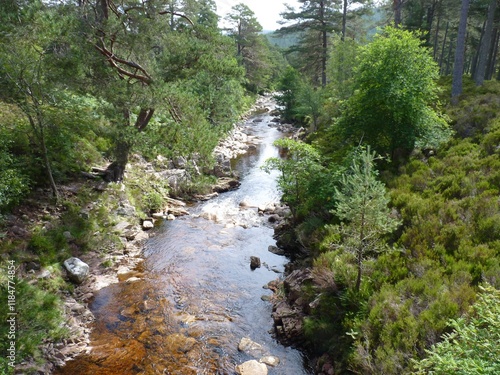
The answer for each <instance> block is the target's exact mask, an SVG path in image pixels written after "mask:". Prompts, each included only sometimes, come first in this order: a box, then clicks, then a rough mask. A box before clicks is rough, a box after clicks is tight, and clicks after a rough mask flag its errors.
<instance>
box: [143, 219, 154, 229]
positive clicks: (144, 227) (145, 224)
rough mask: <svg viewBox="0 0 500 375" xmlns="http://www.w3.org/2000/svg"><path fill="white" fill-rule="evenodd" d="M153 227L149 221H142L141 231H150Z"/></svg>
mask: <svg viewBox="0 0 500 375" xmlns="http://www.w3.org/2000/svg"><path fill="white" fill-rule="evenodd" d="M154 227H155V226H154V224H153V222H152V221H151V220H144V221H143V222H142V229H144V230H148V229H152V228H154Z"/></svg>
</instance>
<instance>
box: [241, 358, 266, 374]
mask: <svg viewBox="0 0 500 375" xmlns="http://www.w3.org/2000/svg"><path fill="white" fill-rule="evenodd" d="M236 372H237V373H238V374H240V375H267V366H266V365H265V364H263V363H259V362H257V361H256V360H255V359H252V360H251V361H247V362H245V363H242V364H241V365H238V366H236Z"/></svg>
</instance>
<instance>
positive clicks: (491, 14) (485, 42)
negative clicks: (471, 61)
mask: <svg viewBox="0 0 500 375" xmlns="http://www.w3.org/2000/svg"><path fill="white" fill-rule="evenodd" d="M496 7H497V0H492V2H491V3H490V6H489V8H488V18H487V19H486V25H485V27H484V34H483V35H484V36H483V38H482V41H481V44H480V46H479V53H478V61H477V68H476V72H475V73H476V74H475V76H474V82H476V85H477V86H481V85H482V84H483V82H484V77H485V75H486V66H487V63H488V52H489V51H490V44H491V36H492V33H493V22H494V20H495V11H496Z"/></svg>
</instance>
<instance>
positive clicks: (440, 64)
mask: <svg viewBox="0 0 500 375" xmlns="http://www.w3.org/2000/svg"><path fill="white" fill-rule="evenodd" d="M449 27H450V22H449V21H448V22H446V29H445V30H444V39H443V47H442V48H441V56H440V57H439V72H440V73H441V74H442V72H443V59H444V50H445V49H446V38H447V37H448V28H449Z"/></svg>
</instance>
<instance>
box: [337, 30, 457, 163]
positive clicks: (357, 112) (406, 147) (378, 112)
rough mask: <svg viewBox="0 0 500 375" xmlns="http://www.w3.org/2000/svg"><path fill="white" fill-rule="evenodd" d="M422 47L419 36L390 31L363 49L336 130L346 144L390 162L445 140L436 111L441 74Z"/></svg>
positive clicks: (447, 134)
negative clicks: (398, 155)
mask: <svg viewBox="0 0 500 375" xmlns="http://www.w3.org/2000/svg"><path fill="white" fill-rule="evenodd" d="M420 43H421V42H420V40H419V38H418V35H416V34H415V33H412V32H408V31H404V30H401V29H395V28H392V27H386V28H385V29H384V30H383V32H382V33H380V34H377V35H376V36H375V38H374V40H373V42H371V43H369V44H367V45H366V46H363V47H360V52H359V61H358V63H357V64H358V65H357V67H356V70H355V74H356V75H355V84H354V88H355V92H354V95H353V96H352V97H351V98H349V100H348V101H347V103H346V107H345V108H344V111H343V112H342V115H341V116H340V118H339V119H338V121H337V123H336V125H335V126H336V127H338V128H339V129H340V131H341V132H342V134H343V137H344V139H348V140H350V141H351V142H355V143H358V142H360V141H362V142H363V143H366V144H370V145H371V146H373V148H374V149H375V150H376V151H377V152H379V153H381V154H385V153H389V154H390V155H392V156H394V152H395V151H396V150H398V149H400V150H403V151H411V150H412V149H413V148H414V147H415V146H420V147H428V146H436V145H437V144H439V143H441V142H442V141H443V140H446V139H447V137H448V136H449V131H448V130H447V124H446V121H445V120H444V118H443V117H442V116H441V115H440V113H439V112H438V111H436V109H435V108H433V105H434V104H435V101H436V98H437V86H436V84H435V79H436V78H437V75H438V70H437V67H436V64H435V63H434V61H433V60H432V56H431V55H430V54H429V53H428V51H427V50H426V49H425V48H423V47H422V46H421V45H420Z"/></svg>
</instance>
